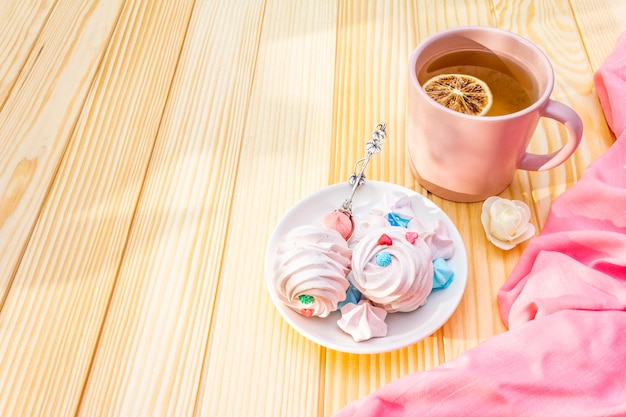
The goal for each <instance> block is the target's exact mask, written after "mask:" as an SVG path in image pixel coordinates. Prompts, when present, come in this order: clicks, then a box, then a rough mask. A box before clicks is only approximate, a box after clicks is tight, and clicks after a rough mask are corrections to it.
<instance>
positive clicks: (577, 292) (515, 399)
mask: <svg viewBox="0 0 626 417" xmlns="http://www.w3.org/2000/svg"><path fill="white" fill-rule="evenodd" d="M594 81H595V83H596V86H597V92H598V96H599V97H600V101H601V104H602V106H603V109H604V111H605V115H606V119H607V122H608V123H609V126H610V127H611V129H612V130H613V131H614V133H615V135H616V136H617V140H616V142H615V144H613V146H611V148H610V149H609V150H608V151H607V152H606V153H605V154H604V155H602V156H601V157H600V158H599V159H598V160H597V161H595V162H594V163H593V164H592V165H591V166H590V167H589V168H588V169H587V171H586V172H585V173H584V175H583V177H582V178H581V180H580V181H579V182H578V183H577V184H575V185H574V186H572V187H571V188H570V189H569V190H568V191H566V192H565V193H563V195H561V196H560V197H559V198H557V199H556V200H555V201H554V203H553V205H552V208H551V210H550V215H549V217H548V220H547V222H546V225H545V227H544V229H543V230H542V232H541V234H540V236H537V237H535V238H534V239H533V240H532V241H531V242H530V243H529V245H528V247H527V248H526V250H525V251H524V254H523V255H522V257H521V258H520V261H519V263H518V265H517V266H516V268H515V270H514V271H513V273H512V274H511V276H510V277H509V279H508V280H507V282H506V283H505V285H504V286H503V287H502V289H501V290H500V293H499V295H498V302H499V304H500V311H501V314H502V317H503V319H504V321H505V323H507V325H508V327H509V331H507V332H505V333H502V334H499V335H497V336H494V337H492V338H490V339H488V340H486V341H485V342H483V343H481V344H480V345H479V346H477V347H476V348H474V349H472V350H469V351H467V352H465V353H463V354H461V355H460V356H459V357H457V358H456V359H454V360H452V361H450V362H448V363H446V364H443V365H442V366H439V367H437V368H435V369H432V370H430V371H426V372H418V373H414V374H411V375H407V376H405V377H403V378H400V379H398V380H396V381H393V382H391V383H390V384H388V385H386V386H384V387H383V388H381V389H379V390H378V391H376V392H375V393H373V394H371V395H369V396H368V397H365V398H364V399H362V400H359V401H357V402H354V403H352V404H350V405H349V406H348V407H346V408H345V409H343V410H341V411H340V412H339V413H338V414H336V417H348V416H355V417H356V416H361V417H364V416H377V417H385V416H550V417H555V416H570V417H571V416H574V417H583V416H584V417H591V416H626V32H625V33H624V34H622V36H621V37H620V39H619V40H618V43H617V46H616V48H615V50H614V51H613V53H612V54H611V55H610V56H609V57H608V58H607V60H606V62H605V63H604V64H603V65H602V66H601V68H599V70H598V72H597V73H596V75H595V78H594Z"/></svg>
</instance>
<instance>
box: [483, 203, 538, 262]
mask: <svg viewBox="0 0 626 417" xmlns="http://www.w3.org/2000/svg"><path fill="white" fill-rule="evenodd" d="M480 220H481V221H482V224H483V227H484V228H485V233H486V234H487V239H489V241H490V242H491V243H493V244H494V245H496V246H497V247H499V248H500V249H504V250H509V249H513V248H514V247H515V245H517V244H518V243H520V242H523V241H525V240H527V239H530V238H531V237H533V236H534V234H535V226H533V224H532V223H530V208H528V206H527V205H526V204H525V203H524V202H522V201H519V200H507V199H505V198H501V197H489V198H488V199H486V200H485V202H484V203H483V211H482V214H481V215H480Z"/></svg>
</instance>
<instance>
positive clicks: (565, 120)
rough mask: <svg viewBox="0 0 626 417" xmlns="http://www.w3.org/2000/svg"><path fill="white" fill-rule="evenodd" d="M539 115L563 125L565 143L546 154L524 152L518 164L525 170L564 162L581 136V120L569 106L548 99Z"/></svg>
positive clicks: (547, 167) (550, 166)
mask: <svg viewBox="0 0 626 417" xmlns="http://www.w3.org/2000/svg"><path fill="white" fill-rule="evenodd" d="M541 116H542V117H548V118H550V119H553V120H556V121H557V122H559V123H562V124H563V125H564V126H565V128H566V129H567V136H568V138H567V143H566V144H565V145H563V147H562V148H561V149H559V150H558V151H556V152H552V153H550V154H547V155H537V154H534V153H529V152H525V153H524V155H522V158H521V159H520V162H519V164H518V168H519V169H525V170H527V171H544V170H547V169H552V168H554V167H556V166H558V165H560V164H562V163H563V162H565V161H566V160H567V158H569V157H570V156H571V155H572V154H573V153H574V151H575V150H576V148H578V145H579V144H580V140H581V139H582V137H583V122H582V120H580V116H578V114H576V112H575V111H574V110H573V109H572V108H571V107H569V106H566V105H565V104H563V103H559V102H558V101H554V100H552V99H550V100H548V104H547V105H546V107H545V108H544V110H543V113H542V115H541Z"/></svg>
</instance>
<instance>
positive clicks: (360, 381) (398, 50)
mask: <svg viewBox="0 0 626 417" xmlns="http://www.w3.org/2000/svg"><path fill="white" fill-rule="evenodd" d="M491 19H492V18H491V15H490V13H489V2H487V1H427V2H424V1H404V2H385V1H366V2H360V3H359V4H358V5H355V4H354V2H349V1H346V2H340V6H339V32H338V41H337V59H338V61H337V64H336V68H337V69H336V73H335V79H336V81H335V85H336V93H335V101H336V104H335V107H336V111H335V119H334V127H335V134H334V140H335V152H334V163H333V165H332V168H331V178H332V179H333V181H334V182H340V181H345V180H346V179H347V177H348V176H349V175H350V174H351V173H352V167H353V165H354V163H355V162H356V160H358V159H359V158H361V157H363V156H364V155H365V153H364V143H365V141H366V140H367V139H368V137H369V134H370V132H371V131H372V129H373V127H374V126H375V125H376V124H377V123H378V122H379V121H386V122H387V124H388V130H389V140H388V141H387V143H385V144H384V150H383V152H382V153H380V154H378V155H376V157H375V158H373V159H372V162H371V163H370V165H369V166H368V169H367V170H366V176H367V178H370V179H376V180H383V181H388V182H392V183H396V184H400V185H403V186H405V187H407V188H410V189H415V190H417V191H418V192H420V193H422V194H424V195H425V196H428V197H429V198H431V199H433V200H435V201H436V202H437V204H439V205H440V207H442V209H443V210H444V211H445V212H446V213H447V214H448V215H449V216H450V217H451V218H452V220H453V222H455V223H456V224H457V225H459V226H460V227H461V233H462V235H463V239H464V241H465V242H468V239H471V237H472V234H473V233H477V230H478V228H479V227H480V228H481V229H480V230H482V226H480V221H479V220H476V218H475V217H474V215H475V207H474V206H472V205H458V204H455V203H450V202H446V201H443V200H441V199H438V198H436V197H433V196H432V195H429V193H427V192H426V191H425V190H423V189H422V187H421V186H420V185H419V184H417V182H416V181H415V179H414V178H413V176H412V175H411V172H410V168H409V165H408V161H407V154H406V151H405V149H406V141H407V140H409V138H407V137H406V132H405V126H406V117H407V115H406V100H407V89H408V61H409V56H410V54H411V52H412V51H413V50H414V49H415V48H416V47H417V45H418V43H419V42H421V41H422V40H424V39H425V38H426V37H428V36H430V35H432V34H434V33H436V32H438V31H439V30H442V29H444V28H447V27H450V26H459V25H467V24H482V25H489V24H491V23H492V20H491ZM390 62H392V63H393V65H390V64H389V63H390ZM390 71H394V72H393V73H391V72H390ZM463 226H464V227H463ZM469 254H470V256H471V255H472V253H471V252H469ZM470 262H471V260H470ZM483 265H484V262H478V263H473V262H471V263H470V277H469V284H468V288H469V290H468V293H467V294H466V295H465V296H464V299H463V301H462V302H461V306H459V312H458V313H455V315H454V316H453V317H456V319H455V320H453V321H452V324H450V325H446V326H444V327H443V328H442V329H441V330H439V331H438V332H436V333H435V334H434V335H433V336H430V337H428V338H426V339H425V340H424V341H422V342H420V343H417V344H415V345H413V346H410V347H408V348H405V349H401V350H399V351H396V352H391V353H386V354H380V355H362V356H355V355H350V354H342V353H337V352H331V351H329V352H328V353H327V359H326V383H325V394H324V396H325V398H326V409H325V410H324V415H329V414H330V413H332V412H334V411H336V410H338V409H339V408H341V407H343V406H344V405H346V404H347V403H349V402H350V401H353V400H355V399H357V398H359V397H361V396H363V395H365V394H367V393H369V392H371V391H373V390H375V389H377V388H379V387H381V386H382V385H384V384H386V383H388V382H390V381H391V380H393V379H395V378H396V377H398V376H402V375H406V374H408V373H410V372H415V371H419V370H425V369H430V368H432V367H434V366H436V365H438V364H440V363H442V362H444V361H445V360H446V356H445V355H444V343H445V342H446V340H447V338H448V337H456V336H462V337H467V338H468V339H469V340H470V341H476V340H477V339H478V338H479V336H478V335H480V334H485V333H486V332H484V330H482V328H479V327H478V326H477V325H476V324H474V323H472V322H471V321H468V320H467V318H468V317H472V314H474V313H475V312H476V310H477V309H478V308H480V306H482V305H484V304H483V303H482V300H483V298H485V295H483V294H482V293H481V294H480V296H478V295H476V294H475V292H474V291H473V289H474V288H475V287H476V286H477V283H478V282H479V280H480V279H479V278H478V277H481V276H483V275H482V273H481V268H482V267H483ZM479 288H480V287H479ZM490 314H491V313H490ZM488 318H489V322H490V325H489V330H488V333H489V334H492V332H493V330H492V329H491V328H492V325H491V315H490V316H489V317H488ZM453 328H458V329H457V330H456V331H452V330H451V329H453ZM481 332H482V333H481ZM475 343H476V342H475Z"/></svg>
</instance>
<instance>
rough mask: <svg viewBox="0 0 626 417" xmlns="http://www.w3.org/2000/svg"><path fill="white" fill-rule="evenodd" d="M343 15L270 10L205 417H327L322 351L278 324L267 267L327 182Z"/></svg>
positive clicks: (302, 6) (311, 6)
mask: <svg viewBox="0 0 626 417" xmlns="http://www.w3.org/2000/svg"><path fill="white" fill-rule="evenodd" d="M336 13H337V10H336V4H335V2H333V1H316V2H300V3H298V4H295V3H294V2H289V1H281V0H270V1H268V2H267V5H266V10H265V15H264V18H263V32H262V34H261V41H260V44H259V49H258V62H257V67H256V71H255V79H254V85H253V90H252V92H251V101H250V107H249V112H248V115H247V117H246V122H245V126H246V128H245V132H243V144H242V149H241V159H240V161H239V170H238V172H237V179H236V188H235V194H234V196H233V200H232V212H231V213H230V218H229V223H228V229H229V233H228V240H227V241H226V249H225V252H224V253H223V260H222V267H221V271H220V277H221V278H220V287H219V293H218V299H217V301H216V306H217V310H216V312H215V313H214V314H215V316H214V318H213V321H212V326H211V332H210V339H209V345H208V351H207V354H206V358H205V367H204V368H205V369H204V372H203V380H202V390H201V392H200V395H199V402H198V412H197V414H198V415H201V416H217V415H220V416H319V415H321V410H322V408H323V401H324V398H323V383H324V378H323V372H324V365H323V363H324V356H323V354H324V349H322V348H321V347H320V346H319V345H317V344H315V343H313V342H310V341H308V340H307V339H305V338H304V337H303V336H301V335H299V334H298V333H296V332H295V330H293V329H292V328H290V327H289V325H288V324H287V323H286V322H285V321H284V320H283V319H282V317H280V315H279V314H278V312H277V311H276V309H275V308H274V306H273V304H272V303H271V301H270V298H269V294H268V291H267V288H266V285H265V279H264V266H265V251H266V245H267V242H268V240H269V237H270V233H271V232H272V229H273V228H274V226H275V225H276V223H277V221H278V219H279V218H280V217H281V216H282V215H283V214H284V213H285V212H286V211H287V210H288V209H289V208H290V207H291V206H292V205H293V204H294V203H296V202H297V201H298V200H300V199H301V198H302V197H304V196H305V195H307V194H309V193H311V192H313V191H317V190H319V189H320V188H321V187H323V186H325V185H327V184H328V175H329V174H328V173H329V165H330V163H331V160H330V155H331V154H330V148H331V143H332V142H331V141H332V115H333V71H334V61H335V42H336V36H335V34H336Z"/></svg>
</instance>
